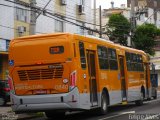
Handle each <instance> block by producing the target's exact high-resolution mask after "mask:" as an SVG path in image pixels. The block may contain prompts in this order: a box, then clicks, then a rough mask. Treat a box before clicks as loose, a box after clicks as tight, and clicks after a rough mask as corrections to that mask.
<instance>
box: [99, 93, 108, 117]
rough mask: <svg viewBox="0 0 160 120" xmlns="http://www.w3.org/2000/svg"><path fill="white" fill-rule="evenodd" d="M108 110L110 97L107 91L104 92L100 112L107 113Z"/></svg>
mask: <svg viewBox="0 0 160 120" xmlns="http://www.w3.org/2000/svg"><path fill="white" fill-rule="evenodd" d="M107 112H108V98H107V94H106V92H104V91H103V92H102V97H101V107H100V110H99V113H100V114H101V115H105V114H107Z"/></svg>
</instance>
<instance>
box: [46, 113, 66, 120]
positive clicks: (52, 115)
mask: <svg viewBox="0 0 160 120" xmlns="http://www.w3.org/2000/svg"><path fill="white" fill-rule="evenodd" d="M45 115H46V117H47V118H51V119H55V120H63V119H64V118H65V112H56V111H47V112H45Z"/></svg>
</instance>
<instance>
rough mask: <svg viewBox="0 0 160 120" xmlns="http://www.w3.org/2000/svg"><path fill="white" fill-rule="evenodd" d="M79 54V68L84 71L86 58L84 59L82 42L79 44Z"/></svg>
mask: <svg viewBox="0 0 160 120" xmlns="http://www.w3.org/2000/svg"><path fill="white" fill-rule="evenodd" d="M79 52H80V61H81V67H82V68H83V69H85V68H86V57H85V51H84V43H83V42H79Z"/></svg>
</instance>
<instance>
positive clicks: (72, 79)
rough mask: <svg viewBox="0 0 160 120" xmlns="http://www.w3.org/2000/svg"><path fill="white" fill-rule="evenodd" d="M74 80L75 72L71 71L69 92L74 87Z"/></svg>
mask: <svg viewBox="0 0 160 120" xmlns="http://www.w3.org/2000/svg"><path fill="white" fill-rule="evenodd" d="M76 79H77V78H76V71H73V72H72V73H71V77H70V91H71V90H72V89H73V88H74V87H75V86H76Z"/></svg>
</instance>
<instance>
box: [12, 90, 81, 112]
mask: <svg viewBox="0 0 160 120" xmlns="http://www.w3.org/2000/svg"><path fill="white" fill-rule="evenodd" d="M78 98H79V91H78V89H77V88H74V89H73V90H72V91H71V92H69V93H63V94H47V95H29V96H17V95H15V94H12V93H11V102H12V110H13V111H14V112H17V113H23V112H32V111H34V112H39V111H49V110H72V109H80V105H79V99H78Z"/></svg>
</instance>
